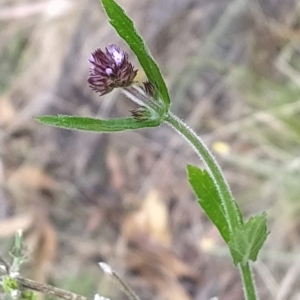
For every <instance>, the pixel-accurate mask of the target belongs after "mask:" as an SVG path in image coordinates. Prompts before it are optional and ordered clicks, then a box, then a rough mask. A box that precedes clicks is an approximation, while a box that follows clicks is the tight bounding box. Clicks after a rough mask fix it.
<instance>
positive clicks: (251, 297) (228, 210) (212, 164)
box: [165, 112, 258, 300]
mask: <svg viewBox="0 0 300 300" xmlns="http://www.w3.org/2000/svg"><path fill="white" fill-rule="evenodd" d="M165 122H166V123H167V124H168V125H171V127H173V128H174V129H175V130H176V131H177V132H178V133H179V134H180V135H181V136H183V137H184V138H185V139H186V140H187V141H188V142H189V143H190V145H191V146H192V147H193V148H194V149H195V151H196V152H197V154H198V155H199V156H200V158H201V159H203V160H204V162H205V164H206V166H207V168H208V171H209V173H210V175H211V177H212V179H213V181H214V183H215V186H216V188H217V190H218V192H219V195H220V198H221V201H222V205H223V208H224V213H225V216H226V219H227V222H228V227H229V231H230V233H233V229H234V228H237V226H239V225H241V224H243V220H242V216H241V215H240V212H239V210H238V208H237V204H236V202H235V200H234V198H233V196H232V194H231V191H230V189H229V185H228V183H227V182H226V180H225V178H224V175H223V173H222V171H221V169H220V167H219V165H218V163H217V161H216V160H215V158H214V157H213V155H212V153H211V152H210V151H209V149H208V148H207V147H206V145H205V144H204V143H203V141H202V140H201V139H200V138H199V137H198V136H197V134H196V133H195V132H194V131H193V130H192V129H190V128H189V127H188V126H187V125H186V124H185V123H184V122H183V121H181V120H180V119H179V118H178V117H177V116H175V115H174V114H172V113H171V112H169V113H168V115H167V116H166V118H165ZM239 269H240V273H241V277H242V280H243V285H244V293H245V299H246V300H257V299H258V297H257V296H256V291H255V286H254V281H253V277H252V272H251V268H250V264H249V263H247V264H246V265H245V266H239Z"/></svg>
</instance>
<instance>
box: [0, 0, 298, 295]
mask: <svg viewBox="0 0 300 300" xmlns="http://www.w3.org/2000/svg"><path fill="white" fill-rule="evenodd" d="M58 3H59V5H58ZM120 3H121V4H122V5H123V6H124V7H125V8H126V10H127V11H128V12H129V14H130V15H131V16H132V17H133V18H134V20H136V22H137V26H138V28H139V29H140V31H141V32H142V33H143V35H144V36H145V38H146V40H147V42H148V43H149V45H150V48H151V50H152V52H153V54H154V56H155V57H156V58H157V60H158V62H159V63H160V65H161V66H162V68H163V71H164V73H165V74H166V78H167V82H168V85H169V86H170V88H171V94H172V99H173V105H172V110H173V111H174V112H176V113H178V114H179V115H180V117H182V118H184V119H186V120H187V123H188V124H189V125H190V126H192V127H194V128H195V129H196V130H197V132H198V133H199V134H200V135H201V136H202V137H203V138H204V140H205V141H206V142H207V143H208V145H209V146H210V147H211V148H212V149H213V150H214V152H215V155H216V156H217V158H218V159H219V160H220V163H221V165H222V166H223V168H224V171H225V173H226V177H227V178H228V179H229V181H230V183H231V185H232V189H233V192H234V195H235V196H236V199H237V201H238V202H239V203H240V204H241V206H242V209H243V211H244V213H245V214H246V215H251V214H254V213H257V212H259V211H262V210H266V211H267V212H268V215H269V228H270V230H271V233H270V236H269V238H268V240H267V243H266V246H265V248H264V250H263V251H262V253H261V255H260V257H259V261H258V262H256V263H255V264H254V268H255V272H256V274H257V276H256V278H257V286H258V290H259V293H260V295H261V299H270V300H271V299H272V300H273V299H276V300H280V299H281V300H283V299H284V300H285V299H291V300H294V299H298V298H299V297H300V286H299V280H298V278H299V272H300V263H299V254H298V253H299V245H300V234H299V228H300V224H299V220H298V219H299V218H298V215H299V211H300V204H299V203H300V202H299V200H300V198H299V197H300V196H299V195H300V186H299V178H300V160H299V154H300V147H299V145H300V121H299V120H300V118H299V114H300V67H299V65H300V63H299V62H300V55H299V47H300V46H299V45H300V34H299V17H300V13H299V7H298V8H297V7H296V1H292V0H286V1H279V0H278V1H275V0H273V1H247V0H232V1H229V0H228V1H223V0H222V1H220V0H218V1H217V0H216V1H204V0H202V1H193V0H189V1H174V0H172V1H171V0H170V1H164V2H161V1H159V0H156V1H151V2H150V1H138V2H136V1H129V0H127V1H125V0H123V1H120ZM297 26H298V27H297ZM0 29H1V31H0V40H2V41H3V40H4V41H7V42H6V43H1V44H0V59H1V65H0V74H1V75H0V89H1V93H2V94H0V126H1V127H0V147H1V148H0V153H1V157H0V163H1V164H0V167H1V168H0V179H1V187H2V188H1V194H0V237H1V250H2V251H4V252H5V251H7V250H8V249H9V246H10V244H11V239H10V236H11V235H12V234H13V233H14V231H15V230H16V229H18V228H20V227H22V228H24V230H25V232H26V236H27V242H28V245H29V247H30V249H32V255H31V256H32V261H31V263H30V266H31V268H30V269H29V268H26V270H27V272H28V273H29V275H30V276H31V277H33V278H35V279H37V280H39V281H48V282H52V283H54V284H56V285H59V286H63V287H65V288H69V289H72V290H73V291H74V292H79V293H86V295H88V294H90V295H92V294H94V293H95V292H96V289H97V288H99V291H100V293H105V294H106V295H109V296H110V297H111V298H112V299H121V297H123V296H122V295H121V294H120V293H119V292H118V291H116V289H115V288H114V287H111V286H110V284H109V283H108V282H107V278H105V277H101V276H102V275H101V272H100V271H99V269H98V267H97V264H96V262H98V261H106V262H108V263H110V264H111V265H112V266H113V267H114V269H115V270H117V271H118V272H119V273H120V274H121V275H122V276H123V277H124V278H125V279H126V281H127V282H128V283H129V284H130V285H131V286H132V287H133V288H134V289H135V290H136V292H137V293H138V294H139V295H140V296H141V298H142V299H145V300H146V299H153V297H154V295H155V298H156V299H167V300H168V299H172V300H174V299H175V300H176V299H178V300H183V299H187V300H189V299H198V300H202V299H203V300H204V299H205V300H207V299H210V298H211V297H213V296H218V297H219V299H222V300H223V299H228V300H239V299H241V298H242V292H241V288H240V283H239V281H238V274H237V271H236V270H235V269H234V268H233V267H232V265H231V261H230V258H229V256H228V253H227V251H226V249H225V247H224V244H223V243H222V241H221V239H220V237H219V235H218V233H217V232H216V230H215V228H213V227H212V225H211V224H210V223H209V222H208V220H207V219H206V217H205V216H204V215H203V213H202V212H201V211H200V209H198V206H197V203H196V202H195V197H194V196H193V194H192V192H191V189H190V188H189V186H188V183H187V180H186V177H185V176H186V174H185V165H186V164H187V163H194V164H199V162H198V160H197V158H196V156H195V155H194V153H193V152H192V151H191V150H190V149H189V148H188V147H187V146H186V145H185V144H184V142H183V141H182V140H181V139H180V138H179V137H177V136H176V135H175V133H173V132H172V131H171V130H170V129H169V128H165V127H161V128H158V129H152V130H142V131H138V132H125V133H122V134H115V135H95V134H89V133H76V132H70V131H64V130H59V129H53V128H48V127H46V126H43V125H40V124H37V123H35V122H34V121H33V120H32V119H31V117H32V116H35V115H41V114H56V113H66V114H77V115H89V116H99V117H102V118H106V117H113V116H120V115H126V114H127V112H128V110H129V109H130V105H131V104H129V103H128V101H127V100H125V99H124V98H123V96H121V95H120V94H119V93H118V92H117V91H116V92H113V93H111V94H109V95H107V96H105V97H104V98H103V99H99V98H98V97H97V96H96V95H94V94H93V93H92V92H91V91H89V89H88V87H87V84H86V77H87V75H88V65H87V62H86V61H87V57H88V55H89V53H90V52H91V51H92V50H94V49H95V48H96V47H104V46H106V44H108V43H111V42H115V43H118V44H121V45H122V43H120V39H119V38H118V37H117V36H116V35H115V34H114V33H113V29H112V28H111V27H110V26H109V24H108V23H107V20H106V18H105V16H104V14H103V12H102V11H101V7H100V5H99V3H98V2H97V1H92V0H91V1H87V2H74V1H67V0H65V1H64V2H62V1H58V2H57V1H53V0H52V1H50V0H49V1H46V0H45V1H30V0H27V1H22V3H20V2H18V1H14V2H11V1H4V2H3V4H1V5H0ZM133 59H134V58H133ZM141 76H142V75H141ZM122 299H123V298H122Z"/></svg>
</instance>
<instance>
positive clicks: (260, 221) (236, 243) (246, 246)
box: [228, 213, 268, 265]
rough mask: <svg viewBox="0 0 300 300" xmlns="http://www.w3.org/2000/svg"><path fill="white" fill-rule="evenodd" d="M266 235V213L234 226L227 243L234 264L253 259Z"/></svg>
mask: <svg viewBox="0 0 300 300" xmlns="http://www.w3.org/2000/svg"><path fill="white" fill-rule="evenodd" d="M267 236H268V232H267V218H266V213H262V214H261V215H258V216H255V217H251V218H250V219H249V220H248V221H247V222H246V223H245V224H243V225H240V226H239V227H238V228H235V229H234V231H233V233H232V234H231V236H230V241H229V243H228V245H229V249H230V252H231V256H232V258H233V262H234V264H235V265H237V264H239V263H240V264H242V265H245V264H246V263H247V262H248V261H249V260H252V261H255V260H256V258H257V255H258V252H259V250H260V249H261V247H262V245H263V244H264V242H265V240H266V238H267Z"/></svg>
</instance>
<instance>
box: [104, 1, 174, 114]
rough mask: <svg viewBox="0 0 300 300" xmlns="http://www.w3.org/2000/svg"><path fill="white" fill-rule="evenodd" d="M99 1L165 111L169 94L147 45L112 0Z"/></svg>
mask: <svg viewBox="0 0 300 300" xmlns="http://www.w3.org/2000/svg"><path fill="white" fill-rule="evenodd" d="M101 2H102V5H103V7H104V9H105V11H106V13H107V15H108V17H109V19H110V20H109V22H110V24H111V25H112V26H113V27H114V28H115V30H116V31H117V33H118V34H119V35H120V37H121V38H122V39H123V40H124V41H125V42H126V43H127V44H128V45H129V47H130V48H131V50H132V51H133V52H134V53H135V55H136V57H137V58H138V60H139V62H140V64H141V66H142V67H143V69H144V72H145V73H146V75H147V77H148V80H149V81H150V82H151V83H152V84H153V85H154V86H155V87H156V88H157V90H158V92H159V94H160V96H161V97H162V99H163V101H164V105H165V112H167V111H168V109H169V106H170V96H169V92H168V89H167V86H166V84H165V81H164V79H163V77H162V75H161V72H160V69H159V67H158V66H157V64H156V62H155V61H154V59H153V57H152V56H151V54H150V52H149V49H148V47H147V46H146V44H145V42H144V40H143V39H142V37H141V36H140V35H139V34H138V32H137V30H136V28H135V27H134V23H133V21H132V20H131V19H130V18H129V17H128V16H127V15H126V13H125V12H124V10H123V8H122V7H120V6H119V5H118V4H117V3H116V2H115V1H114V0H101Z"/></svg>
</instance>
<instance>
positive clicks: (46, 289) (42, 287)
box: [16, 277, 91, 300]
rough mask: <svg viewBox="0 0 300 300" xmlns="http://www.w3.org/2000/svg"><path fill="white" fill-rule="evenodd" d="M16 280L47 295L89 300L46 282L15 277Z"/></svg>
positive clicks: (68, 299) (70, 299)
mask: <svg viewBox="0 0 300 300" xmlns="http://www.w3.org/2000/svg"><path fill="white" fill-rule="evenodd" d="M16 280H17V282H18V283H19V284H20V285H21V286H22V287H23V288H25V289H30V290H33V291H36V292H40V293H43V294H46V295H48V296H52V297H53V296H54V297H57V298H60V299H65V300H91V299H89V298H86V297H84V296H81V295H78V294H74V293H71V292H69V291H65V290H62V289H59V288H56V287H54V286H51V285H48V284H43V283H39V282H36V281H34V280H31V279H28V278H23V277H17V278H16Z"/></svg>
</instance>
